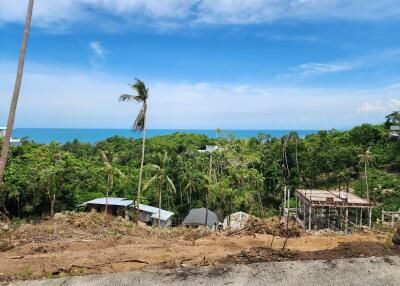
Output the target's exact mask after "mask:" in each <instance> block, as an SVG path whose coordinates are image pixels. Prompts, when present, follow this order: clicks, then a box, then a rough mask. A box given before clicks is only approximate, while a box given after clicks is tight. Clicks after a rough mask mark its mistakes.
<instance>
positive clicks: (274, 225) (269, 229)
mask: <svg viewBox="0 0 400 286" xmlns="http://www.w3.org/2000/svg"><path fill="white" fill-rule="evenodd" d="M243 231H244V232H245V233H247V234H254V233H260V234H270V235H276V236H281V237H286V236H288V237H299V236H300V235H301V233H302V231H303V229H302V228H301V227H300V226H299V224H298V223H297V222H296V221H294V220H291V221H289V222H288V225H287V226H286V223H285V222H283V221H282V220H281V219H280V218H279V217H271V218H266V219H260V218H257V217H254V216H251V217H250V218H249V219H248V220H247V223H246V225H245V227H244V228H243Z"/></svg>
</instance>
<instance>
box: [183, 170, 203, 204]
mask: <svg viewBox="0 0 400 286" xmlns="http://www.w3.org/2000/svg"><path fill="white" fill-rule="evenodd" d="M182 183H183V184H184V189H183V190H184V191H185V192H186V195H187V200H188V203H189V208H190V209H191V208H192V194H193V193H195V192H196V191H197V190H198V189H199V187H200V186H199V182H198V180H197V176H196V175H195V173H194V172H193V170H190V171H187V172H185V173H184V174H183V175H182Z"/></svg>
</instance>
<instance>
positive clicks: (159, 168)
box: [143, 151, 176, 227]
mask: <svg viewBox="0 0 400 286" xmlns="http://www.w3.org/2000/svg"><path fill="white" fill-rule="evenodd" d="M169 160H170V158H169V157H168V153H167V152H166V151H165V152H164V154H157V161H158V162H157V164H152V165H150V167H151V168H152V169H153V172H154V175H153V177H151V178H150V179H149V180H148V181H147V183H146V184H145V186H144V187H143V190H146V189H147V188H148V187H150V186H151V185H153V184H154V185H155V186H156V188H157V197H158V227H160V226H161V204H162V198H161V195H162V191H163V190H168V189H170V190H172V191H173V192H176V188H175V185H174V183H173V182H172V180H171V178H170V176H169V167H168V165H169Z"/></svg>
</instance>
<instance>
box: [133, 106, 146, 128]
mask: <svg viewBox="0 0 400 286" xmlns="http://www.w3.org/2000/svg"><path fill="white" fill-rule="evenodd" d="M145 120H146V106H143V107H142V108H141V109H140V110H139V113H138V115H137V117H136V119H135V122H134V123H133V126H132V129H133V130H135V131H140V132H142V131H143V130H144V128H145Z"/></svg>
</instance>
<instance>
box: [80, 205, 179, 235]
mask: <svg viewBox="0 0 400 286" xmlns="http://www.w3.org/2000/svg"><path fill="white" fill-rule="evenodd" d="M106 204H108V206H107V213H108V214H110V215H113V216H121V217H124V218H126V219H130V218H131V217H132V214H133V213H134V210H135V205H136V203H134V201H132V200H127V199H125V198H108V202H107V199H106V198H98V199H94V200H91V201H88V202H85V203H83V204H80V205H79V206H78V207H84V208H86V210H88V211H91V210H95V211H97V212H104V211H105V207H106ZM139 213H140V217H139V221H141V222H143V223H145V224H147V225H151V226H158V218H159V214H160V227H162V228H167V227H170V226H171V224H172V216H173V215H174V213H173V212H170V211H166V210H163V209H159V208H156V207H152V206H148V205H144V204H140V205H139Z"/></svg>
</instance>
